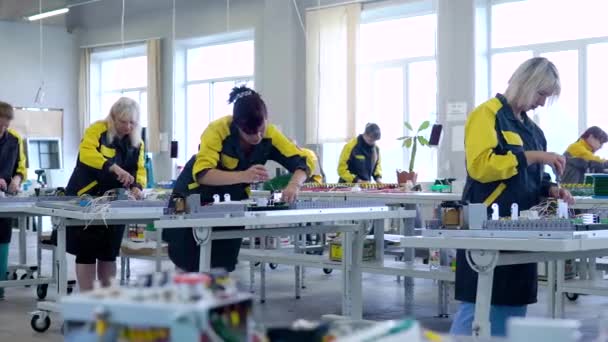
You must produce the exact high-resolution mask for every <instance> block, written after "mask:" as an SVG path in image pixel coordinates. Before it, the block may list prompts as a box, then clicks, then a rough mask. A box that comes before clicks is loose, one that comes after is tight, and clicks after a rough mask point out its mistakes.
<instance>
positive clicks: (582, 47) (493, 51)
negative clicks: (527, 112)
mask: <svg viewBox="0 0 608 342" xmlns="http://www.w3.org/2000/svg"><path fill="white" fill-rule="evenodd" d="M518 1H527V0H491V1H490V3H489V4H488V6H487V7H486V13H485V15H486V20H487V22H486V23H487V28H488V34H487V38H486V39H487V41H486V44H487V47H488V49H487V51H488V53H487V65H488V89H487V98H490V97H492V96H494V94H492V57H493V56H494V55H497V54H501V53H510V52H524V51H531V52H532V56H533V57H539V56H541V55H543V54H546V53H554V52H561V51H568V50H575V51H577V52H578V133H579V134H582V133H583V132H584V131H585V129H586V128H587V125H588V115H587V104H588V101H589V99H588V94H587V85H588V83H587V82H588V77H587V75H588V71H589V70H588V58H587V51H588V48H589V46H591V45H594V44H602V43H608V36H604V37H592V38H581V39H576V40H562V41H555V42H548V43H537V44H525V45H518V46H510V47H501V48H494V47H493V46H492V32H491V30H492V7H493V6H495V5H500V4H505V3H510V2H518ZM534 121H535V122H536V123H537V124H538V123H539V122H540V121H539V119H538V116H537V115H534Z"/></svg>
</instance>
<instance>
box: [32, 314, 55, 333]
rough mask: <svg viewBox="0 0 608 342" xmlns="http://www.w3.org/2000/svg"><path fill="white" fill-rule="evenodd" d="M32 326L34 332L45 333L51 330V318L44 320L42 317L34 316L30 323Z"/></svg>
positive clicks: (47, 317)
mask: <svg viewBox="0 0 608 342" xmlns="http://www.w3.org/2000/svg"><path fill="white" fill-rule="evenodd" d="M30 325H31V327H32V329H34V331H36V332H39V333H43V332H45V331H47V330H48V329H49V327H50V326H51V319H50V318H49V316H46V317H44V319H42V318H40V315H37V314H36V315H34V316H32V320H31V321H30Z"/></svg>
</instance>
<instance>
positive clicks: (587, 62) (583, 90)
mask: <svg viewBox="0 0 608 342" xmlns="http://www.w3.org/2000/svg"><path fill="white" fill-rule="evenodd" d="M607 10H608V2H607V1H603V0H579V1H576V4H573V2H572V1H566V0H524V1H500V2H499V1H496V4H493V5H492V7H491V34H490V42H489V45H490V64H491V74H490V78H491V83H490V84H491V89H490V90H491V92H492V95H493V94H494V93H496V92H500V93H502V92H504V90H505V89H506V86H507V81H508V79H509V77H510V76H511V74H512V73H513V72H514V71H515V69H516V68H517V66H518V65H519V64H520V63H521V62H523V61H524V60H526V59H528V58H530V57H533V56H544V57H547V58H548V59H549V60H551V61H552V62H553V63H555V65H556V66H557V68H558V70H559V73H560V77H561V84H562V93H561V96H560V97H559V98H558V99H554V101H549V102H548V103H547V105H546V106H545V107H543V108H538V109H537V110H535V111H534V112H533V113H529V115H531V116H532V117H533V118H534V119H535V121H536V122H537V123H538V124H539V125H540V127H541V128H542V129H543V131H544V132H545V135H546V137H547V142H548V150H550V151H553V152H557V153H563V152H564V151H565V149H566V148H567V146H568V145H569V144H570V143H572V142H574V141H575V140H576V139H577V137H578V136H579V135H580V134H581V133H582V132H583V131H584V130H585V129H586V128H587V127H589V126H592V125H598V126H600V127H602V128H603V129H604V130H606V129H608V119H606V115H605V113H604V112H605V109H604V106H603V105H602V103H603V97H604V96H605V95H604V93H605V85H604V82H605V81H604V80H605V79H606V77H608V65H607V64H606V62H605V61H606V58H608V26H607V25H605V24H603V23H604V21H605V18H604V13H606V11H607ZM514 20H515V24H514ZM517 23H522V24H517ZM488 95H490V94H488ZM605 150H606V149H604V150H602V151H600V155H603V156H604V157H608V151H605Z"/></svg>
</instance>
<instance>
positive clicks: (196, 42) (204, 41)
mask: <svg viewBox="0 0 608 342" xmlns="http://www.w3.org/2000/svg"><path fill="white" fill-rule="evenodd" d="M246 41H251V42H252V43H253V55H252V56H251V57H252V58H253V65H254V69H253V73H252V74H251V75H238V76H230V77H218V78H208V79H197V80H190V79H188V63H189V60H188V51H190V50H193V49H198V48H202V47H207V46H215V45H225V44H232V43H240V42H246ZM255 49H256V41H255V36H254V32H253V31H252V30H247V31H239V32H232V33H228V34H225V35H218V36H210V37H202V38H195V39H190V40H187V41H182V42H181V43H180V49H179V50H180V51H179V55H181V59H182V63H183V64H182V65H181V68H180V69H181V70H180V73H181V75H180V77H181V80H182V82H181V83H182V86H181V87H179V89H180V92H181V94H180V95H179V97H181V99H183V103H182V104H181V106H182V108H183V110H182V112H183V115H184V120H183V125H184V127H182V128H178V130H181V129H183V133H184V134H183V138H182V139H181V140H182V141H183V144H184V147H183V151H184V156H183V157H180V158H179V160H180V161H183V162H184V163H185V162H186V161H188V159H190V156H192V155H193V154H195V153H196V151H189V147H188V141H189V140H190V135H189V132H188V121H189V117H190V115H191V114H193V113H190V112H189V109H188V108H189V106H188V88H189V87H190V86H192V85H200V84H208V85H209V87H208V88H209V108H208V112H207V113H208V115H209V117H208V118H207V120H208V122H211V121H212V119H213V118H214V112H213V111H214V106H215V101H216V99H214V96H213V91H214V86H215V84H217V83H219V82H235V84H241V83H249V82H255V73H256V72H255V61H256V58H255V57H256V56H255ZM178 58H179V57H178ZM254 84H255V83H254ZM176 115H179V114H177V112H176ZM202 133H203V132H198V133H197V134H198V135H200V134H202Z"/></svg>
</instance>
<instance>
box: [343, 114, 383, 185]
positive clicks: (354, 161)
mask: <svg viewBox="0 0 608 342" xmlns="http://www.w3.org/2000/svg"><path fill="white" fill-rule="evenodd" d="M378 140H380V127H378V125H376V124H375V123H368V124H367V125H366V126H365V131H364V132H363V134H359V135H358V136H357V137H356V138H353V139H351V140H350V141H349V142H348V143H346V145H344V147H343V148H342V153H340V161H339V162H338V175H339V176H340V179H339V180H338V182H340V183H366V182H371V181H372V178H374V179H375V180H376V183H382V166H381V165H380V164H381V162H380V149H379V148H378V146H377V145H376V141H378Z"/></svg>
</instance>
